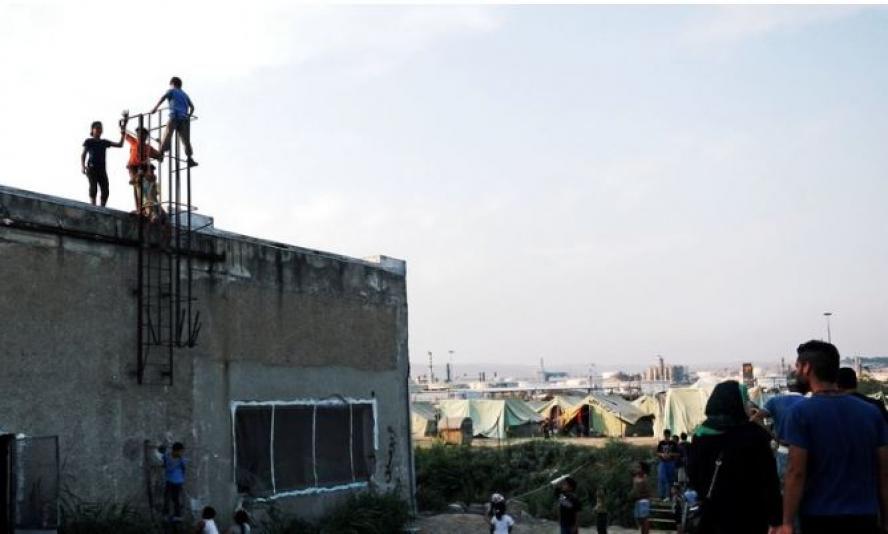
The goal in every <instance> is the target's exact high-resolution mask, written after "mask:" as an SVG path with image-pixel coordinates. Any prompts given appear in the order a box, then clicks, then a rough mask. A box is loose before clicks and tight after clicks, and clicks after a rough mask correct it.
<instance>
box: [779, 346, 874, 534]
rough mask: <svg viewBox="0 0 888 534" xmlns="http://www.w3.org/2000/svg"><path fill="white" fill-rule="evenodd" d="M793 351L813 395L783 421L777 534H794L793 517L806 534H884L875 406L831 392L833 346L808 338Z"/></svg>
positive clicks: (836, 358) (835, 374)
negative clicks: (785, 461)
mask: <svg viewBox="0 0 888 534" xmlns="http://www.w3.org/2000/svg"><path fill="white" fill-rule="evenodd" d="M797 353H798V358H797V359H796V372H797V374H798V377H799V380H801V381H802V382H804V383H806V384H807V385H809V386H810V389H811V392H812V393H813V395H812V397H811V398H808V399H806V400H805V401H804V402H800V403H798V404H797V405H796V406H794V407H793V409H792V411H791V412H790V413H789V419H787V421H786V440H787V441H788V442H789V446H790V447H789V468H788V469H787V471H786V482H785V486H784V495H783V524H782V525H781V526H780V528H779V529H776V532H777V533H778V534H792V532H793V527H792V525H793V518H794V517H795V515H796V513H797V512H798V514H799V518H800V523H801V528H802V532H804V533H805V534H826V533H829V534H835V533H841V534H877V533H879V532H884V531H885V529H886V528H888V426H886V424H885V421H884V419H882V416H881V414H879V411H878V410H877V409H876V408H875V407H873V406H871V405H869V404H868V403H866V402H864V401H862V400H860V399H858V398H856V397H854V396H852V395H848V394H846V393H842V392H841V391H840V390H839V389H838V387H836V380H837V378H838V374H839V360H840V357H839V351H838V349H836V347H835V346H834V345H832V344H831V343H826V342H824V341H815V340H812V341H808V342H807V343H803V344H801V345H799V347H798V349H797ZM880 514H881V517H882V525H881V529H882V530H880V526H879V515H880Z"/></svg>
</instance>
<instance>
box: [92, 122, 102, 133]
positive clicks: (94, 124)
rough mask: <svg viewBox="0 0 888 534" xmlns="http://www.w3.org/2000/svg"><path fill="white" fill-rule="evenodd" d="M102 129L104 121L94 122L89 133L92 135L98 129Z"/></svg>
mask: <svg viewBox="0 0 888 534" xmlns="http://www.w3.org/2000/svg"><path fill="white" fill-rule="evenodd" d="M101 127H102V121H93V123H92V124H90V125H89V133H92V131H93V130H95V129H96V128H101Z"/></svg>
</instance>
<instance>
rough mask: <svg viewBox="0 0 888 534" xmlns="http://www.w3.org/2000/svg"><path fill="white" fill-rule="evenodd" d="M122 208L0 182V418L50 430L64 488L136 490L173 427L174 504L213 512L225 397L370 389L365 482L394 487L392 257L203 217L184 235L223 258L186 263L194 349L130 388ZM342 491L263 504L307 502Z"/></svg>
mask: <svg viewBox="0 0 888 534" xmlns="http://www.w3.org/2000/svg"><path fill="white" fill-rule="evenodd" d="M134 220H135V219H134V218H133V217H132V216H130V215H129V214H126V213H122V212H116V211H113V210H107V209H102V208H93V207H91V206H87V205H84V204H80V203H74V202H70V201H64V200H61V199H55V198H52V197H46V196H42V195H36V194H33V193H27V192H22V191H18V190H12V189H7V188H0V258H2V261H0V320H2V322H0V365H2V366H3V369H4V371H3V372H2V373H0V400H2V406H3V409H2V410H0V428H2V429H4V430H6V431H10V432H15V433H22V434H26V435H33V436H37V435H58V436H59V438H60V448H61V451H60V452H61V459H62V466H63V467H62V482H63V487H64V488H65V489H66V490H67V491H70V492H71V493H73V494H74V495H76V496H77V497H79V498H82V499H85V500H91V501H101V500H117V501H128V502H132V503H134V504H147V501H148V491H147V490H146V489H145V488H146V477H147V476H148V475H146V473H149V472H151V473H152V475H151V476H153V477H156V476H157V473H156V469H154V470H153V471H152V469H151V468H148V467H146V466H147V465H148V464H149V463H150V462H148V460H147V459H146V458H147V457H146V454H145V451H146V445H145V443H146V441H148V442H150V443H151V444H156V443H159V442H163V441H169V440H178V441H183V442H184V443H185V444H186V446H187V447H188V457H189V459H190V461H191V466H190V468H189V472H188V478H189V480H188V483H187V485H186V491H187V493H188V496H189V498H190V499H193V501H189V503H192V504H193V505H194V506H195V507H197V506H202V505H204V504H209V503H211V504H213V506H215V507H216V508H217V509H218V510H219V511H220V512H221V513H223V514H227V512H228V511H230V510H231V509H233V508H234V506H235V505H236V504H237V503H238V502H239V499H240V497H239V496H238V495H237V491H236V487H235V484H234V469H233V456H232V451H233V443H232V441H233V438H232V420H231V419H232V417H231V413H232V412H231V403H232V402H233V401H243V400H253V401H263V400H296V399H320V398H326V397H330V396H333V395H341V396H345V397H355V398H375V399H376V402H377V407H378V412H377V413H378V421H377V424H378V432H379V437H380V439H379V449H380V450H379V451H377V458H378V461H377V462H376V469H375V473H374V475H373V477H372V478H373V483H374V484H377V485H379V486H380V487H382V488H393V487H396V486H397V487H399V488H400V489H401V490H402V491H403V493H404V495H405V496H407V495H408V494H409V493H410V487H411V485H412V473H411V456H410V455H411V450H410V440H409V433H410V429H409V410H408V406H407V389H406V388H407V375H408V355H407V302H406V285H405V274H404V269H403V262H399V261H397V260H390V259H388V258H382V259H381V260H380V261H379V262H377V263H374V262H368V261H362V260H355V259H351V258H346V257H342V256H336V255H332V254H326V253H321V252H317V251H311V250H306V249H300V248H297V247H290V246H286V245H280V244H277V243H270V242H266V241H261V240H257V239H253V238H248V237H245V236H237V235H234V234H229V233H225V232H219V231H216V230H214V229H212V228H208V229H206V230H205V231H203V233H202V234H201V236H200V239H199V242H198V243H197V246H198V247H199V248H201V249H202V250H204V251H207V252H214V253H217V254H223V255H224V260H222V261H215V262H213V261H205V260H200V261H195V284H194V289H195V295H196V296H197V298H198V302H197V308H198V309H199V310H200V312H201V320H202V322H203V327H202V330H201V333H200V337H199V339H198V346H197V347H195V348H193V349H190V350H189V349H179V350H177V352H176V356H175V372H174V383H173V385H172V386H162V385H137V384H136V380H135V377H134V370H135V366H136V330H135V329H136V313H137V306H136V299H135V296H134V293H133V290H134V289H135V287H136V273H137V271H136V265H137V263H136V262H137V249H136V248H135V247H133V246H132V242H133V240H134V239H135V238H136V236H137V226H136V225H135V224H134ZM59 228H61V229H63V231H61V230H59ZM389 457H391V461H389ZM346 493H347V492H337V493H331V494H321V495H316V496H301V497H288V498H285V499H281V500H280V504H281V505H282V506H284V507H285V508H286V507H290V508H295V509H298V510H299V512H300V513H302V514H303V515H306V516H316V515H318V514H320V513H322V512H323V511H324V510H325V508H326V507H328V506H329V505H330V504H331V503H332V502H335V501H338V500H340V499H342V498H343V496H344V495H345V494H346ZM155 497H156V496H155Z"/></svg>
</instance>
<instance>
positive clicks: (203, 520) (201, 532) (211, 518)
mask: <svg viewBox="0 0 888 534" xmlns="http://www.w3.org/2000/svg"><path fill="white" fill-rule="evenodd" d="M195 534H219V527H217V526H216V509H215V508H213V507H212V506H204V509H203V511H202V512H201V514H200V521H198V523H197V528H196V529H195Z"/></svg>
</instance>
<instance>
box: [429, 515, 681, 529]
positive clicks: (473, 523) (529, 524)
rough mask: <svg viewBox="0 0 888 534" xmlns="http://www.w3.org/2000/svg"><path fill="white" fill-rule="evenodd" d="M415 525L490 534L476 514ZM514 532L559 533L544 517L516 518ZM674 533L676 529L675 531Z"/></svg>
mask: <svg viewBox="0 0 888 534" xmlns="http://www.w3.org/2000/svg"><path fill="white" fill-rule="evenodd" d="M415 526H416V527H418V528H419V532H418V534H475V533H477V534H489V530H488V528H487V522H486V521H485V520H484V517H483V516H480V515H476V514H438V515H432V516H426V517H423V518H420V519H419V520H418V521H417V522H416V523H415ZM596 532H597V531H596V530H595V528H594V527H588V528H581V529H580V534H596ZM607 532H608V534H630V533H636V532H638V529H626V528H622V527H616V526H612V527H608V529H607ZM512 534H558V524H557V523H555V522H553V521H546V520H543V519H519V520H516V523H515V529H514V530H513V531H512ZM651 534H666V531H662V530H652V531H651ZM673 534H674V531H673Z"/></svg>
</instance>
